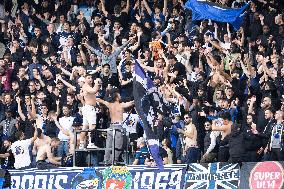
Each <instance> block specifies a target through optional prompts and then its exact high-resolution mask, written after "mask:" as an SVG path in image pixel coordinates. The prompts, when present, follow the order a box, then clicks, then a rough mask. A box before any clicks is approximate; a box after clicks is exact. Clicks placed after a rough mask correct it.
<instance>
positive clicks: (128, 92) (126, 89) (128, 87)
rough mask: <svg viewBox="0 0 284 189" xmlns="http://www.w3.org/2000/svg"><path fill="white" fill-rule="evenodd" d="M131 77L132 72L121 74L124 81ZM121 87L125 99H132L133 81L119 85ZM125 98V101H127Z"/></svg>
mask: <svg viewBox="0 0 284 189" xmlns="http://www.w3.org/2000/svg"><path fill="white" fill-rule="evenodd" d="M131 79H133V76H132V73H131V72H126V73H125V74H124V75H123V80H124V81H128V80H131ZM121 89H122V90H123V92H124V97H125V100H126V99H127V100H132V97H133V92H132V91H133V82H130V83H127V84H126V85H124V86H121ZM127 100H126V101H127Z"/></svg>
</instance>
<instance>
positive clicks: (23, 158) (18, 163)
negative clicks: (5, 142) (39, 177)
mask: <svg viewBox="0 0 284 189" xmlns="http://www.w3.org/2000/svg"><path fill="white" fill-rule="evenodd" d="M31 142H32V141H31V139H26V140H18V141H16V142H14V143H13V144H12V146H11V150H12V153H13V154H14V157H15V163H14V167H15V168H16V169H20V168H22V167H27V166H29V165H30V164H31V156H30V151H29V147H30V145H31Z"/></svg>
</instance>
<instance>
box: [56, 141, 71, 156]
mask: <svg viewBox="0 0 284 189" xmlns="http://www.w3.org/2000/svg"><path fill="white" fill-rule="evenodd" d="M68 153H69V146H68V141H61V142H60V145H59V146H58V149H57V156H58V157H62V156H67V155H68Z"/></svg>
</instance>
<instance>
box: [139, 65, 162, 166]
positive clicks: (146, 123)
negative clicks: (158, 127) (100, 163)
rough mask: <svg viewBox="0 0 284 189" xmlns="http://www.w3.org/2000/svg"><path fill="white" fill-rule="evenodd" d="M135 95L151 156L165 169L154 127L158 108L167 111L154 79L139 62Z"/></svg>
mask: <svg viewBox="0 0 284 189" xmlns="http://www.w3.org/2000/svg"><path fill="white" fill-rule="evenodd" d="M133 96H134V103H135V108H136V112H137V114H138V115H139V117H140V119H141V121H142V124H143V128H144V131H145V134H146V141H147V144H148V147H149V150H150V153H151V156H152V157H153V159H154V161H155V162H156V164H157V166H158V167H159V169H163V167H164V166H163V159H162V158H161V157H160V152H159V148H160V146H159V139H158V136H157V135H156V134H155V133H154V132H153V129H152V128H153V125H154V122H155V121H156V118H157V112H158V110H160V111H162V112H163V111H165V108H164V101H163V97H162V96H161V94H160V93H159V92H158V90H157V87H155V85H154V83H153V81H152V80H151V79H150V78H149V77H147V76H146V74H145V72H144V70H143V69H142V68H141V66H140V65H139V64H138V63H136V65H135V72H134V79H133Z"/></svg>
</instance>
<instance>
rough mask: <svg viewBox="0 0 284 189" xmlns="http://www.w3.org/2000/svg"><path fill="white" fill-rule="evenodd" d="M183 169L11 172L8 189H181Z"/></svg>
mask: <svg viewBox="0 0 284 189" xmlns="http://www.w3.org/2000/svg"><path fill="white" fill-rule="evenodd" d="M186 167H187V166H186V165H166V166H164V169H163V170H159V169H158V168H153V167H147V166H127V167H123V166H113V167H95V168H58V169H51V170H38V169H28V170H10V171H9V172H10V173H11V181H12V182H11V184H12V185H11V189H87V188H88V189H90V188H92V189H105V188H115V189H130V188H133V189H138V188H159V189H163V188H164V189H183V188H184V183H185V174H186Z"/></svg>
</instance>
